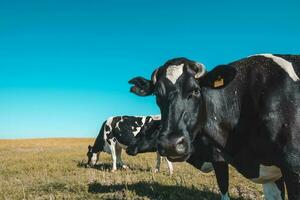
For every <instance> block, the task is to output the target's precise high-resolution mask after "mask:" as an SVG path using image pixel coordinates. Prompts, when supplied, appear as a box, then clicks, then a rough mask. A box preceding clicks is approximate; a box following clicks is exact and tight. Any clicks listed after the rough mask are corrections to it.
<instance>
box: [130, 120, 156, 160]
mask: <svg viewBox="0 0 300 200" xmlns="http://www.w3.org/2000/svg"><path fill="white" fill-rule="evenodd" d="M159 128H160V120H152V121H151V122H149V123H148V124H147V125H145V126H144V127H143V128H142V130H141V131H140V133H139V134H138V135H137V136H136V139H135V140H133V142H132V143H131V144H130V145H129V146H128V147H127V149H126V153H127V154H129V155H132V156H135V155H137V154H138V153H145V152H155V151H157V138H158V133H159Z"/></svg>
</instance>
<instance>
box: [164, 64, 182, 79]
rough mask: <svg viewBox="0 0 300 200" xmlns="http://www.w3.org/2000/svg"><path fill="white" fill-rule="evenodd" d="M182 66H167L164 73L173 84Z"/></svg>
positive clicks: (179, 74)
mask: <svg viewBox="0 0 300 200" xmlns="http://www.w3.org/2000/svg"><path fill="white" fill-rule="evenodd" d="M183 66H184V64H180V65H171V66H169V67H168V68H167V73H166V77H167V79H169V80H170V81H171V82H172V83H173V84H175V83H176V81H177V79H178V78H179V77H180V76H181V74H182V73H183Z"/></svg>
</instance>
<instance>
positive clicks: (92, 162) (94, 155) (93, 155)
mask: <svg viewBox="0 0 300 200" xmlns="http://www.w3.org/2000/svg"><path fill="white" fill-rule="evenodd" d="M86 155H87V157H88V162H87V164H88V165H89V166H91V167H93V166H94V165H95V164H96V162H97V153H94V152H93V147H92V146H91V145H89V146H88V152H87V153H86Z"/></svg>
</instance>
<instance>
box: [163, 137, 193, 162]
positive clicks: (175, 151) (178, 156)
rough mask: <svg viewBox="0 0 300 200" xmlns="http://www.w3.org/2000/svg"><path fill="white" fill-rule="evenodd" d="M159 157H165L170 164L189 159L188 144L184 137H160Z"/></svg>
mask: <svg viewBox="0 0 300 200" xmlns="http://www.w3.org/2000/svg"><path fill="white" fill-rule="evenodd" d="M157 148H158V151H159V153H160V155H162V156H166V157H167V158H168V159H169V160H170V161H172V162H182V161H185V160H186V159H188V157H189V154H188V152H189V148H188V143H187V141H186V139H185V137H183V136H181V137H171V138H166V137H165V136H164V137H161V138H159V141H158V146H157Z"/></svg>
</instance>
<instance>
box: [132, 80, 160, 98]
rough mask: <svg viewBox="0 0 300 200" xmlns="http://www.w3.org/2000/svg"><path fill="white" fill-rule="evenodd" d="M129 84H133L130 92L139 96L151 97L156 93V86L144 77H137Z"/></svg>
mask: <svg viewBox="0 0 300 200" xmlns="http://www.w3.org/2000/svg"><path fill="white" fill-rule="evenodd" d="M128 83H130V84H133V86H132V87H131V88H130V92H132V93H134V94H136V95H138V96H149V95H151V94H153V92H154V85H153V83H152V81H150V80H147V79H145V78H143V77H135V78H133V79H131V80H130V81H129V82H128Z"/></svg>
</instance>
